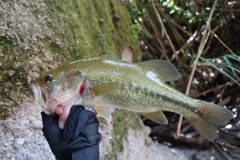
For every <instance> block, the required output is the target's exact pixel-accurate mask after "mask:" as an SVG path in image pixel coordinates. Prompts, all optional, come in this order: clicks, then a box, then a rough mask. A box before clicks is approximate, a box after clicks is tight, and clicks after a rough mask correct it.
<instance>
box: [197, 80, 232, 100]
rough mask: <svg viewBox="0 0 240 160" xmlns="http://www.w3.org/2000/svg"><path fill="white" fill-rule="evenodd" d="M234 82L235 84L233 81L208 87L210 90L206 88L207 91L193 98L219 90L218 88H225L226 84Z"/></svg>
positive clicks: (229, 84)
mask: <svg viewBox="0 0 240 160" xmlns="http://www.w3.org/2000/svg"><path fill="white" fill-rule="evenodd" d="M232 84H233V82H232V81H230V82H227V83H225V84H222V85H220V86H217V87H215V88H211V89H208V90H206V91H204V92H201V93H199V94H197V95H195V96H193V98H197V97H199V96H201V95H206V94H207V93H210V92H213V91H215V90H218V89H221V88H224V87H226V86H231V85H232Z"/></svg>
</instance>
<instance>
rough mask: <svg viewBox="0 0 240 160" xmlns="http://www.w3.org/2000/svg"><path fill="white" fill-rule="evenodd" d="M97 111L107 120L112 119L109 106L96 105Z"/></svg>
mask: <svg viewBox="0 0 240 160" xmlns="http://www.w3.org/2000/svg"><path fill="white" fill-rule="evenodd" d="M94 109H95V111H96V112H97V113H98V114H99V115H100V116H101V117H103V118H104V119H106V120H107V121H111V110H110V108H107V107H102V106H95V107H94Z"/></svg>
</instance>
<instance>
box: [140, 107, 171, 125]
mask: <svg viewBox="0 0 240 160" xmlns="http://www.w3.org/2000/svg"><path fill="white" fill-rule="evenodd" d="M139 114H141V115H142V116H144V117H146V118H148V119H150V120H152V121H153V122H156V123H161V124H168V120H167V118H166V117H165V115H164V114H163V112H162V111H160V110H158V111H155V112H139Z"/></svg>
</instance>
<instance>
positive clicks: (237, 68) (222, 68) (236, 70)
mask: <svg viewBox="0 0 240 160" xmlns="http://www.w3.org/2000/svg"><path fill="white" fill-rule="evenodd" d="M200 59H201V60H202V61H203V62H205V63H207V64H208V65H210V66H211V67H213V68H215V69H216V70H218V71H219V72H220V73H222V74H224V75H225V76H227V77H228V78H230V79H231V80H232V81H233V82H235V83H236V84H238V85H239V86H240V83H239V81H240V56H238V55H232V54H228V55H224V56H222V57H219V58H204V57H200Z"/></svg>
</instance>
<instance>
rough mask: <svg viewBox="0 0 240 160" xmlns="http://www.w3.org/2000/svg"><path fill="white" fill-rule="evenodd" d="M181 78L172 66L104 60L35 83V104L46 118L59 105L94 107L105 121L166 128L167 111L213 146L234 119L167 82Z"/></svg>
mask: <svg viewBox="0 0 240 160" xmlns="http://www.w3.org/2000/svg"><path fill="white" fill-rule="evenodd" d="M179 77H180V74H179V72H178V71H177V69H176V68H175V67H174V66H173V65H172V64H171V63H170V62H168V61H164V60H149V61H145V62H139V63H135V64H130V63H127V62H123V61H120V60H117V59H115V58H112V57H110V56H106V55H105V56H101V57H97V58H92V59H85V60H77V61H74V62H71V63H69V64H66V65H63V66H60V67H58V68H56V69H54V70H52V71H50V72H48V73H46V74H43V75H42V76H41V77H40V78H39V79H38V80H36V81H35V82H33V83H31V87H32V90H33V92H34V95H35V98H36V100H37V101H38V103H39V104H40V105H42V108H43V110H44V111H45V113H47V114H50V115H51V114H54V110H55V109H56V107H57V106H58V105H62V106H64V107H65V108H67V109H68V110H69V108H71V106H72V105H76V104H78V105H83V106H85V107H93V108H94V109H95V111H96V112H97V113H98V114H100V115H101V116H103V117H104V118H106V119H109V117H110V116H111V112H110V111H109V108H120V109H124V110H128V111H133V112H137V113H139V114H141V115H143V116H144V117H146V118H148V119H151V120H152V121H154V122H157V123H161V124H167V123H168V121H167V119H166V117H165V115H164V114H163V112H162V111H171V112H175V113H178V114H181V115H183V116H184V117H185V118H186V119H187V120H188V121H189V122H190V124H192V125H193V126H194V128H195V129H196V130H197V131H198V132H199V133H200V135H202V136H203V137H204V138H206V139H208V140H214V138H215V137H216V134H217V127H218V126H222V125H224V124H226V123H227V122H228V121H229V120H230V119H231V118H232V117H233V114H232V112H230V111H229V110H227V109H225V108H223V107H221V106H218V105H215V104H213V103H209V102H205V101H200V100H196V99H192V98H190V97H187V96H186V95H184V94H182V93H181V92H179V91H177V90H175V89H174V88H172V87H170V86H169V85H167V84H166V83H165V82H167V81H171V80H175V79H178V78H179Z"/></svg>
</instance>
